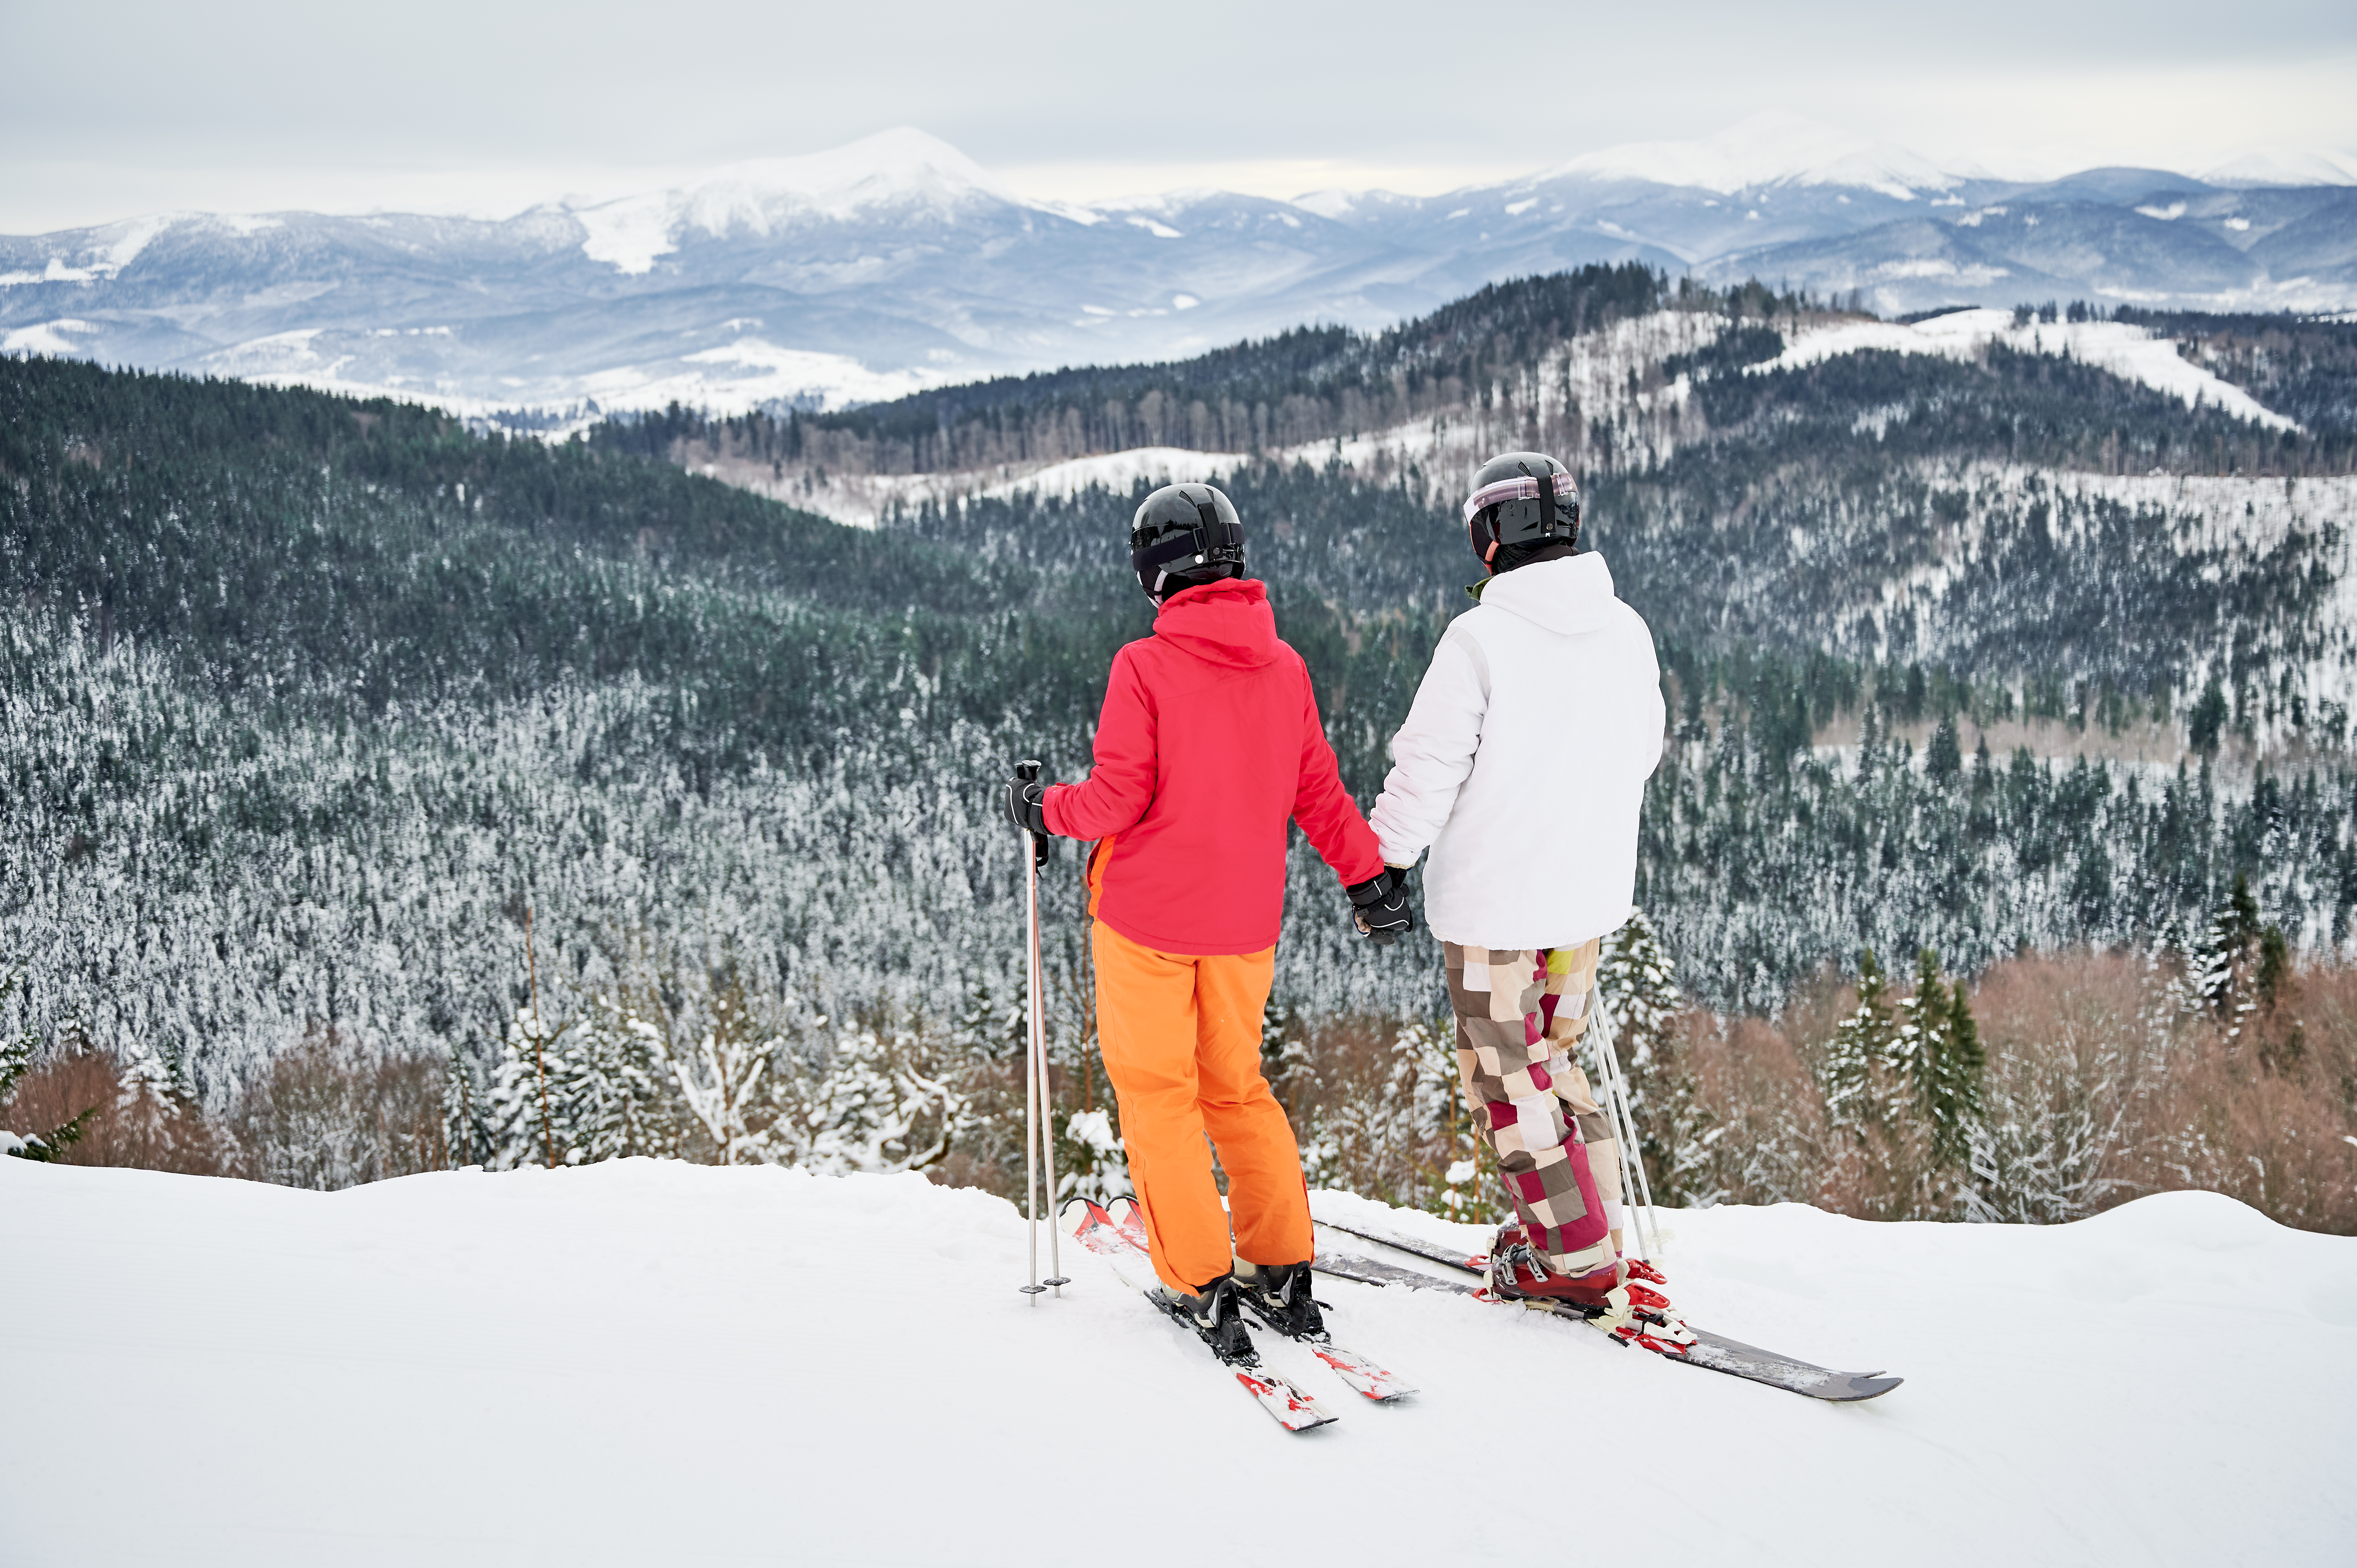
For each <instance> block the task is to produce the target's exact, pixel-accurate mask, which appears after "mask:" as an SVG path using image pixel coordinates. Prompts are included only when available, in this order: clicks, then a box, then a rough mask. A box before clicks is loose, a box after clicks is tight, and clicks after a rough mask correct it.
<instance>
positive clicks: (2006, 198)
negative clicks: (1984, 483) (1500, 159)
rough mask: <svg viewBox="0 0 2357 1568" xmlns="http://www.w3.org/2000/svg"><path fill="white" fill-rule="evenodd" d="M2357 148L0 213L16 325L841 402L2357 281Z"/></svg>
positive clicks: (892, 166)
mask: <svg viewBox="0 0 2357 1568" xmlns="http://www.w3.org/2000/svg"><path fill="white" fill-rule="evenodd" d="M2352 182H2357V159H2348V158H2340V157H2334V156H2311V157H2309V158H2308V159H2307V160H2306V161H2305V162H2297V163H2295V164H2293V165H2290V166H2286V165H2280V164H2260V165H2252V164H2249V163H2245V164H2244V165H2239V166H2233V167H2232V168H2230V169H2228V170H2225V171H2216V172H2215V174H2214V177H2212V178H2208V179H2202V178H2195V177H2190V176H2186V175H2181V174H2173V173H2169V172H2165V171H2160V170H2154V169H2136V168H2105V169H2093V170H2089V171H2086V172H2084V173H2081V174H2077V175H2072V176H2071V177H2066V178H2062V179H2058V180H2050V181H2045V182H2037V183H2032V182H2023V181H2008V180H2003V179H1998V178H1996V177H1991V176H1989V175H1986V174H1985V173H1981V172H1978V171H1972V170H1964V171H1956V170H1943V169H1942V168H1940V167H1938V166H1935V165H1933V164H1932V163H1931V162H1929V161H1927V160H1925V159H1922V158H1920V157H1916V156H1913V155H1911V154H1908V153H1904V152H1900V151H1894V150H1891V149H1887V148H1882V147H1878V146H1876V145H1872V144H1870V143H1867V142H1866V141H1864V140H1862V139H1860V138H1857V137H1854V136H1850V135H1847V134H1844V133H1841V132H1838V131H1835V130H1832V129H1829V128H1827V127H1824V126H1821V125H1816V124H1812V123H1810V122H1807V121H1804V120H1799V119H1795V118H1792V117H1789V116H1766V117H1761V118H1760V119H1756V120H1753V121H1749V122H1746V123H1745V124H1742V125H1738V126H1737V127H1735V128H1733V129H1732V130H1730V131H1728V132H1727V133H1725V134H1721V135H1718V136H1716V137H1713V138H1709V139H1707V140H1703V141H1696V142H1684V143H1653V144H1636V145H1626V146H1620V147H1613V148H1608V149H1606V150H1604V151H1601V152H1597V153H1591V154H1588V155H1586V156H1581V157H1577V158H1575V159H1572V160H1571V161H1569V162H1567V163H1565V164H1561V165H1559V166H1555V167H1553V168H1550V169H1548V170H1546V171H1544V172H1543V173H1540V174H1537V175H1534V176H1531V177H1527V178H1523V179H1519V180H1514V181H1509V182H1505V183H1501V184H1495V185H1486V186H1476V187H1469V188H1464V189H1461V190H1457V191H1452V192H1450V193H1448V194H1447V195H1444V196H1437V197H1429V198H1426V197H1406V196H1398V195H1394V194H1390V193H1387V192H1383V191H1360V192H1343V191H1325V192H1318V193H1314V194H1311V195H1308V196H1304V197H1301V198H1299V199H1296V200H1293V201H1278V200H1272V199H1265V198H1260V197H1252V196H1241V195H1236V194H1232V193H1229V192H1222V191H1211V190H1181V191H1172V192H1168V193H1165V194H1161V195H1157V196H1148V197H1140V198H1133V199H1119V200H1108V201H1099V202H1093V203H1090V204H1087V205H1075V204H1068V203H1059V202H1049V201H1040V200H1036V199H1028V198H1026V197H1023V196H1021V195H1019V194H1018V193H1017V192H1016V191H1014V190H1013V189H1011V188H1008V187H1007V186H1006V184H1005V183H1004V182H1003V181H1001V180H999V179H997V178H996V177H994V176H993V175H992V174H991V173H990V172H989V171H988V170H986V169H985V168H983V167H982V166H979V165H977V164H976V163H974V161H973V160H972V159H970V158H968V157H967V156H964V155H963V153H961V152H959V151H958V150H957V149H956V148H954V147H952V146H950V145H947V144H945V143H943V142H941V141H939V140H937V139H935V138H933V137H931V136H929V135H927V134H924V133H922V132H920V131H915V130H906V129H904V130H897V131H889V132H885V133H882V134H877V135H874V136H870V137H867V138H866V139H865V140H862V141H859V142H856V143H853V144H851V145H847V146H845V147H841V148H837V149H835V150H834V151H832V152H827V153H822V154H817V155H814V156H807V157H797V158H785V159H774V160H767V161H761V162H755V163H748V164H741V165H737V166H731V167H728V168H725V169H721V170H718V171H716V173H714V174H713V175H711V176H709V177H706V178H704V179H701V180H698V181H695V182H694V183H692V184H689V185H685V186H683V187H680V188H674V189H669V190H662V191H654V192H650V193H647V194H644V195H640V196H634V197H627V198H624V199H619V200H613V201H606V202H600V203H595V204H580V205H575V204H567V203H552V204H547V205H544V206H540V207H535V208H533V209H530V210H528V211H525V212H522V213H519V214H517V215H516V216H514V217H512V218H509V219H505V220H498V221H485V220H474V219H461V218H450V217H432V216H420V215H401V214H374V215H369V216H361V217H350V216H328V215H322V214H317V213H305V212H279V213H270V214H263V215H252V216H229V215H221V214H210V213H169V214H162V215H156V216H150V217H144V218H137V219H132V220H125V221H123V222H119V223H112V224H106V225H102V226H100V227H97V228H93V229H84V230H72V231H61V232H58V233H52V234H43V235H36V236H31V237H24V238H0V349H5V350H6V351H8V352H13V353H48V354H66V355H74V356H78V357H86V358H91V359H95V360H103V361H106V362H109V363H114V364H125V365H136V366H145V367H151V368H158V369H173V370H180V371H193V372H199V373H207V374H215V375H225V376H234V377H242V378H248V379H253V380H262V381H296V382H304V383H307V384H312V385H317V386H323V387H331V388H337V389H342V390H352V391H382V392H393V393H397V394H400V395H404V396H410V397H416V398H422V399H425V400H428V401H433V402H437V403H445V404H447V405H449V406H452V407H454V408H458V409H461V410H465V411H468V412H472V413H491V412H493V411H499V410H532V411H543V412H544V413H565V412H568V411H569V412H571V413H575V414H581V413H592V412H595V411H599V410H603V411H613V410H628V409H636V408H649V407H660V406H662V404H664V403H669V402H672V401H674V400H676V401H679V402H682V403H689V404H701V405H703V406H705V407H707V408H712V409H716V410H723V409H741V408H747V407H751V406H755V405H759V404H762V403H778V402H796V403H803V404H841V403H851V402H864V401H870V400H875V399H880V398H888V397H892V396H897V395H899V394H900V393H902V392H908V391H911V390H915V389H917V388H920V387H923V386H928V385H934V384H940V383H942V382H947V381H965V380H971V379H974V378H976V377H980V376H986V375H992V374H999V373H1004V372H1007V371H1025V370H1030V369H1038V368H1045V367H1050V366H1055V365H1060V364H1075V363H1091V362H1095V363H1107V362H1119V361H1129V360H1155V359H1164V358H1169V357H1173V356H1178V355H1183V354H1189V353H1193V352H1197V351H1200V350H1201V349H1206V348H1209V347H1212V346H1215V345H1218V344H1222V343H1226V342H1232V341H1234V340H1236V339H1238V338H1244V337H1250V336H1255V335H1260V334H1265V333H1269V332H1273V331H1276V330H1280V329H1282V328H1286V327H1291V326H1296V325H1300V324H1304V323H1309V322H1342V323H1347V324H1350V325H1353V326H1359V327H1376V326H1381V325H1384V324H1387V323H1389V322H1392V321H1394V320H1398V319H1400V318H1402V317H1407V316H1411V315H1414V314H1416V313H1418V312H1421V311H1425V310H1428V309H1431V308H1432V307H1434V306H1437V305H1440V304H1442V303H1445V302H1446V301H1448V300H1450V299H1454V298H1458V297H1460V296H1461V295H1465V294H1467V293H1469V292H1471V291H1473V290H1475V289H1478V288H1479V287H1480V286H1481V285H1483V284H1486V283H1490V282H1493V281H1497V280H1500V279H1503V278H1508V277H1513V276H1520V275H1526V274H1534V273H1544V272H1552V271H1555V270H1558V269H1561V268H1564V267H1569V266H1577V265H1579V264H1581V263H1587V262H1598V261H1606V262H1617V261H1631V260H1633V261H1641V262H1644V263H1649V264H1652V265H1653V266H1657V267H1661V268H1663V269H1666V270H1668V271H1671V272H1673V273H1689V272H1690V273H1692V274H1695V275H1696V276H1698V277H1700V278H1702V279H1704V280H1706V281H1709V282H1714V283H1723V282H1733V281H1740V280H1741V279H1743V278H1745V277H1748V276H1756V277H1759V278H1760V279H1762V280H1763V281H1766V282H1769V283H1770V284H1773V285H1780V286H1786V285H1789V286H1792V287H1806V288H1808V289H1810V290H1812V291H1814V292H1816V293H1818V294H1820V295H1849V294H1851V293H1852V292H1853V291H1855V293H1856V294H1857V297H1858V298H1859V300H1860V301H1861V302H1862V303H1863V304H1864V305H1866V306H1867V307H1869V308H1871V309H1874V310H1877V311H1878V312H1881V313H1883V314H1886V315H1890V314H1898V313H1902V312H1906V311H1910V310H1920V309H1928V308H1932V307H1935V306H1948V305H1959V304H1979V305H1985V306H1999V305H2011V304H2014V303H2018V302H2023V301H2043V300H2049V299H2064V300H2067V299H2072V298H2083V299H2090V300H2098V301H2104V302H2109V303H2136V304H2140V305H2151V306H2179V307H2189V308H2206V309H2232V310H2276V309H2287V308H2288V309H2295V310H2338V309H2345V308H2349V307H2351V306H2357V184H2352Z"/></svg>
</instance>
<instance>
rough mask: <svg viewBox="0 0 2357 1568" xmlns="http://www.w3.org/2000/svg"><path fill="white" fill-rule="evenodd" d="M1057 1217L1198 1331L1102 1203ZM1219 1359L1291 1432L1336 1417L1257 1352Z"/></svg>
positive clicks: (1165, 1310) (1125, 1278) (1134, 1285)
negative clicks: (1235, 1359) (1265, 1363)
mask: <svg viewBox="0 0 2357 1568" xmlns="http://www.w3.org/2000/svg"><path fill="white" fill-rule="evenodd" d="M1057 1223H1058V1224H1060V1225H1061V1226H1063V1227H1064V1232H1065V1234H1067V1235H1069V1236H1070V1237H1071V1238H1072V1240H1075V1241H1077V1242H1079V1243H1080V1244H1081V1245H1082V1246H1083V1247H1085V1248H1087V1249H1088V1250H1089V1251H1092V1252H1094V1253H1096V1254H1097V1255H1098V1256H1099V1257H1102V1258H1103V1259H1104V1260H1105V1261H1106V1262H1110V1263H1111V1264H1113V1269H1114V1273H1116V1274H1118V1275H1120V1276H1121V1280H1122V1283H1124V1284H1126V1285H1128V1286H1129V1287H1130V1288H1131V1289H1133V1290H1135V1291H1136V1292H1137V1293H1138V1294H1140V1295H1142V1296H1144V1297H1145V1298H1146V1300H1147V1301H1148V1302H1149V1303H1151V1304H1152V1305H1153V1306H1154V1307H1155V1309H1156V1310H1157V1311H1158V1312H1160V1313H1162V1314H1164V1315H1165V1316H1168V1317H1169V1318H1170V1319H1171V1320H1172V1321H1173V1322H1175V1323H1177V1324H1178V1325H1179V1326H1180V1327H1181V1328H1183V1329H1184V1330H1186V1333H1187V1336H1188V1337H1189V1338H1190V1339H1191V1338H1198V1337H1199V1336H1197V1335H1196V1333H1195V1326H1194V1323H1193V1322H1192V1321H1191V1320H1190V1319H1189V1316H1187V1309H1186V1308H1185V1307H1184V1306H1182V1305H1179V1300H1178V1298H1177V1297H1176V1296H1174V1295H1172V1294H1171V1293H1170V1292H1169V1291H1168V1289H1167V1288H1166V1287H1165V1286H1164V1285H1163V1283H1162V1282H1161V1281H1159V1280H1157V1279H1156V1278H1155V1276H1154V1271H1153V1266H1152V1264H1151V1263H1150V1262H1148V1261H1147V1258H1146V1251H1145V1250H1144V1249H1143V1248H1141V1247H1139V1246H1137V1245H1136V1244H1135V1243H1134V1242H1132V1241H1131V1240H1130V1239H1129V1237H1127V1236H1125V1234H1123V1232H1122V1228H1121V1227H1120V1225H1118V1224H1116V1223H1115V1222H1114V1219H1113V1217H1112V1216H1111V1215H1109V1214H1107V1213H1106V1212H1105V1211H1104V1209H1103V1208H1102V1207H1100V1206H1099V1205H1098V1204H1097V1203H1095V1202H1094V1201H1093V1200H1092V1199H1089V1198H1085V1197H1079V1198H1074V1199H1072V1200H1071V1202H1070V1203H1067V1204H1066V1205H1065V1206H1064V1208H1063V1210H1062V1212H1061V1213H1060V1214H1059V1215H1058V1216H1057ZM1221 1364H1222V1366H1225V1367H1226V1368H1227V1369H1228V1370H1229V1371H1231V1372H1233V1373H1234V1374H1235V1379H1236V1381H1237V1383H1238V1384H1239V1385H1241V1386H1242V1387H1243V1391H1244V1392H1246V1393H1248V1394H1250V1395H1252V1397H1253V1399H1254V1402H1256V1403H1257V1404H1258V1405H1259V1406H1260V1407H1261V1409H1263V1410H1265V1411H1266V1412H1268V1413H1269V1414H1270V1415H1271V1416H1272V1417H1274V1418H1275V1421H1276V1423H1277V1424H1278V1425H1280V1426H1282V1427H1284V1428H1285V1429H1286V1431H1287V1432H1308V1431H1311V1430H1313V1429H1315V1428H1317V1427H1320V1426H1326V1425H1329V1424H1331V1423H1333V1421H1334V1419H1335V1418H1334V1416H1333V1414H1332V1413H1331V1412H1329V1411H1327V1410H1325V1409H1323V1408H1321V1407H1320V1406H1319V1404H1318V1402H1317V1401H1316V1400H1315V1399H1313V1398H1311V1397H1310V1396H1309V1395H1308V1393H1306V1392H1304V1391H1302V1390H1301V1389H1300V1388H1298V1387H1297V1386H1296V1385H1295V1384H1294V1383H1293V1382H1292V1381H1291V1380H1288V1379H1286V1377H1285V1376H1284V1375H1283V1374H1282V1373H1279V1372H1276V1371H1274V1370H1272V1369H1269V1368H1267V1367H1264V1366H1262V1365H1261V1364H1260V1358H1259V1357H1257V1356H1255V1357H1254V1358H1253V1359H1251V1360H1250V1361H1248V1362H1222V1363H1221Z"/></svg>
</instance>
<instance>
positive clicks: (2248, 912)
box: [2183, 872, 2260, 1039]
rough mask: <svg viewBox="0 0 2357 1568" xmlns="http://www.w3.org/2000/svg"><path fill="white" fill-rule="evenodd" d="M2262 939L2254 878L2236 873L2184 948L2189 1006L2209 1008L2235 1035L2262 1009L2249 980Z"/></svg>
mask: <svg viewBox="0 0 2357 1568" xmlns="http://www.w3.org/2000/svg"><path fill="white" fill-rule="evenodd" d="M2259 937H2260V929H2259V901H2258V899H2257V898H2256V897H2254V896H2253V895H2252V892H2251V879H2250V878H2249V877H2248V876H2246V875H2244V874H2243V873H2241V872H2236V873H2235V874H2234V886H2233V888H2232V889H2231V890H2229V891H2228V893H2227V895H2226V897H2223V898H2222V899H2221V900H2219V902H2218V904H2217V906H2216V907H2215V908H2212V910H2211V911H2210V917H2209V918H2208V919H2207V920H2206V921H2205V922H2203V925H2202V928H2201V935H2199V936H2198V937H2196V938H2194V940H2192V941H2191V942H2190V943H2189V944H2188V945H2187V947H2186V949H2185V951H2184V982H2183V983H2184V986H2185V1002H2186V1007H2187V1010H2188V1011H2203V1012H2207V1013H2208V1014H2209V1015H2211V1016H2212V1017H2213V1018H2215V1019H2216V1020H2217V1021H2218V1022H2219V1023H2220V1024H2222V1025H2223V1026H2225V1029H2226V1035H2227V1037H2228V1038H2230V1039H2231V1038H2233V1036H2237V1035H2239V1034H2241V1033H2242V1032H2243V1025H2244V1021H2245V1019H2246V1018H2247V1017H2248V1016H2249V1015H2250V1014H2252V1013H2254V1012H2255V1011H2256V1010H2257V1008H2258V1003H2257V1001H2256V1000H2255V998H2254V997H2253V996H2252V995H2251V994H2250V992H2251V985H2250V983H2249V980H2250V975H2251V970H2252V957H2253V952H2254V950H2255V948H2256V947H2257V945H2258V941H2259Z"/></svg>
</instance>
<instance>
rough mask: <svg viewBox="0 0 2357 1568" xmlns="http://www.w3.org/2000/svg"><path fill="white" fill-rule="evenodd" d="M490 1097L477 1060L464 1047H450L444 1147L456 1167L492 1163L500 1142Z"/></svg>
mask: <svg viewBox="0 0 2357 1568" xmlns="http://www.w3.org/2000/svg"><path fill="white" fill-rule="evenodd" d="M489 1118H490V1091H489V1089H488V1088H487V1086H486V1085H485V1084H484V1083H483V1080H482V1077H481V1075H480V1074H479V1073H478V1072H477V1071H476V1069H475V1058H474V1057H473V1055H472V1054H471V1053H469V1052H468V1050H467V1048H466V1047H464V1046H462V1045H453V1046H452V1047H450V1059H449V1062H448V1064H447V1066H446V1067H445V1068H444V1069H443V1074H442V1146H443V1147H444V1148H446V1149H447V1150H449V1151H450V1164H451V1165H452V1166H453V1167H463V1166H467V1165H490V1164H491V1163H492V1156H493V1153H494V1151H495V1150H496V1149H497V1148H498V1146H499V1145H498V1143H497V1140H495V1139H494V1138H493V1137H492V1135H491V1125H490V1119H489Z"/></svg>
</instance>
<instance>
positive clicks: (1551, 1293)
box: [1490, 1225, 1630, 1330]
mask: <svg viewBox="0 0 2357 1568" xmlns="http://www.w3.org/2000/svg"><path fill="white" fill-rule="evenodd" d="M1490 1294H1491V1295H1493V1296H1496V1297H1497V1298H1498V1299H1499V1300H1500V1301H1525V1302H1529V1303H1531V1304H1533V1305H1537V1306H1563V1307H1568V1308H1569V1309H1571V1310H1572V1311H1574V1312H1577V1313H1578V1314H1579V1315H1580V1316H1583V1317H1587V1318H1589V1319H1592V1320H1594V1321H1595V1322H1596V1323H1597V1325H1598V1326H1599V1327H1602V1328H1605V1329H1608V1330H1609V1329H1612V1328H1617V1327H1619V1326H1620V1325H1621V1324H1624V1323H1626V1322H1628V1321H1629V1316H1630V1307H1629V1291H1628V1288H1627V1287H1626V1286H1625V1285H1624V1284H1623V1283H1621V1279H1620V1265H1619V1264H1618V1263H1617V1262H1606V1263H1604V1264H1603V1265H1602V1266H1600V1267H1598V1268H1593V1269H1589V1270H1587V1271H1586V1272H1584V1273H1577V1274H1566V1273H1556V1272H1555V1270H1554V1269H1553V1268H1551V1267H1549V1266H1548V1263H1547V1261H1546V1257H1545V1255H1544V1253H1542V1252H1540V1251H1539V1250H1538V1249H1537V1248H1535V1247H1534V1246H1532V1245H1531V1244H1530V1241H1529V1240H1528V1239H1527V1237H1526V1236H1525V1235H1524V1233H1523V1228H1522V1227H1521V1226H1519V1225H1508V1226H1505V1227H1504V1228H1502V1229H1501V1230H1499V1232H1498V1238H1497V1240H1495V1241H1493V1242H1491V1246H1490Z"/></svg>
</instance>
